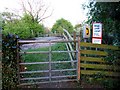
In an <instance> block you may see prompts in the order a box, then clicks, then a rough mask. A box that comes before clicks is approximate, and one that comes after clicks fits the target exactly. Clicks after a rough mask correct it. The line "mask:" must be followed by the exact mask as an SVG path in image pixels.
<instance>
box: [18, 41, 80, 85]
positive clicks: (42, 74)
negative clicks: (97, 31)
mask: <svg viewBox="0 0 120 90" xmlns="http://www.w3.org/2000/svg"><path fill="white" fill-rule="evenodd" d="M79 41H80V40H76V41H75V40H61V41H35V40H34V41H31V40H27V41H22V40H20V41H18V44H20V45H21V44H29V43H48V44H49V47H48V51H31V52H30V51H27V50H26V51H20V52H19V55H22V56H24V55H29V54H31V55H34V56H35V55H37V56H39V55H41V57H46V55H47V56H48V57H47V59H46V60H42V61H39V62H38V61H37V62H35V61H34V60H33V61H32V62H28V61H27V62H26V61H23V60H21V58H19V57H18V60H19V73H18V76H19V85H20V86H21V85H32V84H41V83H52V82H64V81H79V79H80V71H79V68H80V64H79V57H80V56H79V55H80V53H79ZM68 42H69V43H73V42H76V43H78V44H76V45H77V46H76V50H74V51H69V50H56V51H54V50H52V46H53V44H54V43H68ZM56 53H57V54H56ZM63 53H67V54H68V53H69V54H70V53H74V57H73V60H58V61H57V60H53V58H52V56H54V55H55V54H56V55H58V56H59V55H61V54H63ZM31 55H30V56H31ZM30 56H29V57H30ZM35 57H36V56H35ZM64 57H66V56H64ZM62 58H63V57H61V59H62ZM22 59H24V57H23V58H22ZM27 59H28V58H27ZM37 59H41V58H39V57H37ZM20 61H22V62H20ZM61 65H62V67H63V66H64V67H65V68H60V67H61ZM24 66H25V67H27V70H24V69H23V70H22V69H21V68H22V67H24ZM33 66H37V68H36V69H37V70H34V67H33ZM31 67H32V68H31ZM29 68H31V69H29ZM41 68H42V69H41Z"/></svg>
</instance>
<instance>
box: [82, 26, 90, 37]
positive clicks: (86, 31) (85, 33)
mask: <svg viewBox="0 0 120 90" xmlns="http://www.w3.org/2000/svg"><path fill="white" fill-rule="evenodd" d="M89 37H90V26H89V25H87V24H86V25H84V29H83V38H89Z"/></svg>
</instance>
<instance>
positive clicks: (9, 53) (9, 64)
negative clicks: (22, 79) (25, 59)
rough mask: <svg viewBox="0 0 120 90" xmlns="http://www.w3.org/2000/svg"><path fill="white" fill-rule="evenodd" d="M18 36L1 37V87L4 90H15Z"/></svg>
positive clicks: (16, 82)
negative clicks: (13, 89) (12, 89)
mask: <svg viewBox="0 0 120 90" xmlns="http://www.w3.org/2000/svg"><path fill="white" fill-rule="evenodd" d="M17 40H18V36H16V35H11V34H9V35H2V53H3V54H2V87H3V89H5V90H8V89H11V88H16V87H17V84H18V75H17V71H18V69H17V49H18V51H19V50H20V48H19V46H17Z"/></svg>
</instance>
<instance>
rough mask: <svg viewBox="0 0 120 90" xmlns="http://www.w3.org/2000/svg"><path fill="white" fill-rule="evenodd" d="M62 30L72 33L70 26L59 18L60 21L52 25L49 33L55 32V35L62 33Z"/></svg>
mask: <svg viewBox="0 0 120 90" xmlns="http://www.w3.org/2000/svg"><path fill="white" fill-rule="evenodd" d="M63 29H66V30H68V32H69V33H72V32H73V26H72V24H71V23H70V22H69V21H67V20H65V19H63V18H61V19H59V20H57V21H56V23H55V24H54V25H53V27H52V30H51V31H52V32H56V33H62V32H63Z"/></svg>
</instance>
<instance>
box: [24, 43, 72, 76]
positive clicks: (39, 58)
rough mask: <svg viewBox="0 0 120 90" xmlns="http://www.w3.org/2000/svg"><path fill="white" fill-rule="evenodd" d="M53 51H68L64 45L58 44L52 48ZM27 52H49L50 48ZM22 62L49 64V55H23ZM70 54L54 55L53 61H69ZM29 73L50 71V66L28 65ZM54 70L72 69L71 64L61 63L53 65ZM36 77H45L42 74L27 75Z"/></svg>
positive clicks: (52, 56)
mask: <svg viewBox="0 0 120 90" xmlns="http://www.w3.org/2000/svg"><path fill="white" fill-rule="evenodd" d="M51 49H52V51H67V49H66V46H65V44H64V43H58V44H55V45H53V46H52V47H51ZM25 51H26V52H33V51H49V47H45V48H38V49H28V50H25ZM22 60H23V61H24V62H47V61H49V54H24V55H22ZM69 60H70V58H69V54H68V53H52V55H51V61H69ZM26 67H27V71H34V70H35V71H37V70H49V64H40V65H26ZM51 67H52V69H58V70H59V69H69V68H72V66H71V63H61V64H52V65H51ZM63 73H64V72H63ZM73 73H74V72H70V73H69V72H65V74H68V75H69V74H73ZM28 76H29V77H34V76H43V75H42V73H41V74H31V75H27V77H28Z"/></svg>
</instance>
